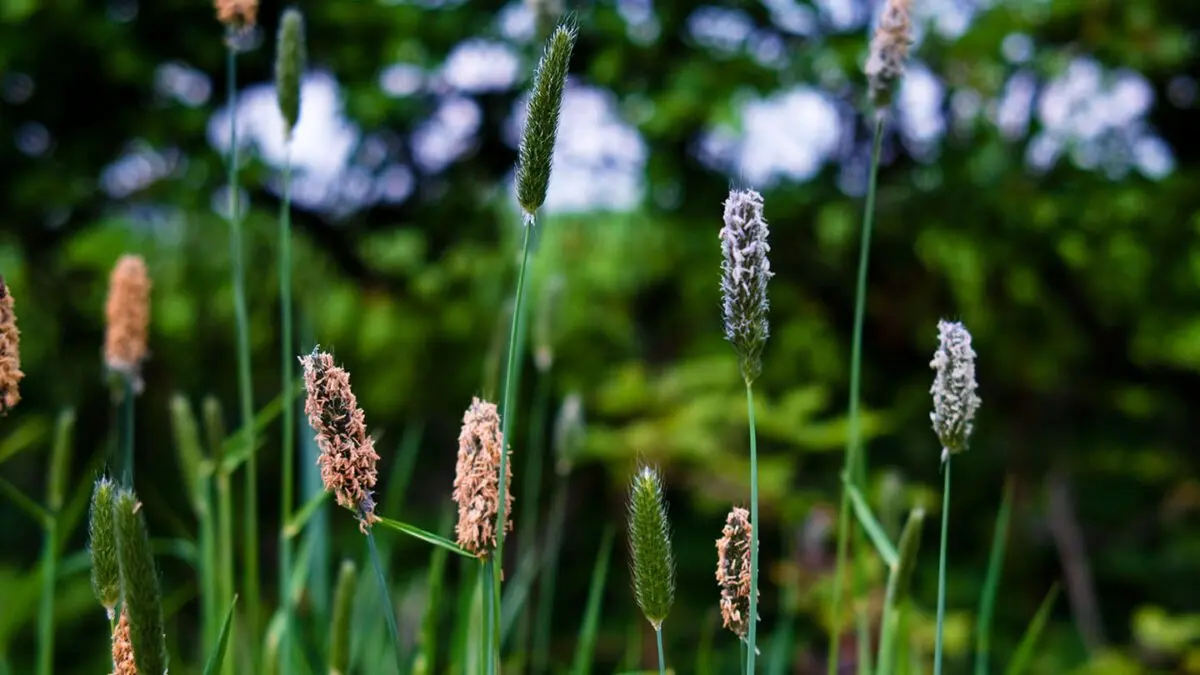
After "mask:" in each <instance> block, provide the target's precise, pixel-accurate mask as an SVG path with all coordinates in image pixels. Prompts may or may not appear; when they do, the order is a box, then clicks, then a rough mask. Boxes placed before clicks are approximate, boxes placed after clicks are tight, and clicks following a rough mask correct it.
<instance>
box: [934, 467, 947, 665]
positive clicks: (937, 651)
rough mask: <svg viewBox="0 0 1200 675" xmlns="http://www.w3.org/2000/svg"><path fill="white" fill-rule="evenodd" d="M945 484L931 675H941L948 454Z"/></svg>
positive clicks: (944, 614)
mask: <svg viewBox="0 0 1200 675" xmlns="http://www.w3.org/2000/svg"><path fill="white" fill-rule="evenodd" d="M942 468H943V470H944V471H945V473H946V484H945V485H944V486H943V487H942V544H941V546H940V547H939V550H938V604H937V638H936V639H935V641H934V647H933V675H942V629H943V628H944V627H945V623H946V532H947V530H949V529H950V454H949V453H947V454H946V461H945V463H944V464H943V466H942Z"/></svg>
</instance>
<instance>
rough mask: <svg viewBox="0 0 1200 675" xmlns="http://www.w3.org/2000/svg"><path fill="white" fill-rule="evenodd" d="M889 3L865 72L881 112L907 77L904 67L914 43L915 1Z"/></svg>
mask: <svg viewBox="0 0 1200 675" xmlns="http://www.w3.org/2000/svg"><path fill="white" fill-rule="evenodd" d="M886 3H887V4H885V5H884V8H883V15H882V16H880V18H879V26H878V28H876V29H875V37H874V38H873V39H872V40H871V54H870V56H868V57H867V64H866V67H865V68H864V69H863V70H864V71H865V72H866V75H867V80H868V84H869V86H870V94H871V101H872V102H873V103H874V104H875V105H876V106H877V107H880V108H886V107H887V106H888V105H890V104H891V101H892V97H893V95H894V93H895V89H896V85H897V84H898V83H899V81H900V79H901V78H902V77H904V65H905V62H906V61H907V60H908V49H909V47H910V46H912V41H913V37H912V34H913V28H912V0H886Z"/></svg>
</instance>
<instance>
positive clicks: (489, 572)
mask: <svg viewBox="0 0 1200 675" xmlns="http://www.w3.org/2000/svg"><path fill="white" fill-rule="evenodd" d="M495 568H496V564H495V563H494V562H493V561H492V559H491V558H488V559H487V560H486V561H484V563H483V643H482V645H481V646H482V647H483V662H484V663H485V664H486V666H485V668H486V671H485V672H487V675H495V673H496V646H495V640H494V639H493V637H492V636H493V635H494V634H495V633H496V632H497V626H496V612H495V608H494V607H493V606H492V605H493V603H494V602H495V600H496V593H495V589H496V576H495V571H494V570H495Z"/></svg>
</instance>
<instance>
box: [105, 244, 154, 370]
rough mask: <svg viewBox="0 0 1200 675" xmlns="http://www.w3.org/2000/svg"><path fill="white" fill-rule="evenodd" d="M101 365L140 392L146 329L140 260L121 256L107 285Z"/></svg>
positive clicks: (146, 285) (146, 288) (146, 284)
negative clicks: (105, 322)
mask: <svg viewBox="0 0 1200 675" xmlns="http://www.w3.org/2000/svg"><path fill="white" fill-rule="evenodd" d="M104 314H105V318H106V319H107V324H106V330H105V334H104V362H105V364H107V366H108V369H109V370H110V371H112V372H114V373H118V374H120V375H122V376H124V377H126V378H129V381H130V382H131V384H132V385H133V388H134V391H141V386H142V383H141V367H142V361H144V360H145V358H146V341H147V335H148V333H149V327H150V275H149V274H148V273H147V271H146V261H144V260H142V258H141V256H136V255H123V256H121V258H120V259H119V260H117V264H116V266H115V267H113V271H112V275H111V276H110V277H109V281H108V301H107V303H106V304H105V306H104Z"/></svg>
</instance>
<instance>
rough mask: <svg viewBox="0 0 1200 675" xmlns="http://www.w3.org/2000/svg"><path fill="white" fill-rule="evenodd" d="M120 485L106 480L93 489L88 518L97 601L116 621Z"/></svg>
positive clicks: (102, 477)
mask: <svg viewBox="0 0 1200 675" xmlns="http://www.w3.org/2000/svg"><path fill="white" fill-rule="evenodd" d="M117 489H118V488H117V485H116V483H113V482H112V481H111V480H109V479H108V478H107V477H105V476H101V477H100V478H99V479H97V480H96V484H95V486H94V487H93V488H92V506H91V512H90V515H89V518H88V551H89V553H90V554H91V558H92V592H93V593H94V594H95V595H96V601H97V602H99V603H100V606H101V607H103V608H104V610H105V611H106V612H107V613H108V619H109V621H112V620H113V619H114V618H116V609H117V603H118V602H120V600H121V569H120V566H119V563H118V562H117V531H116V525H115V524H114V522H113V504H114V503H115V502H116V496H117Z"/></svg>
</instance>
